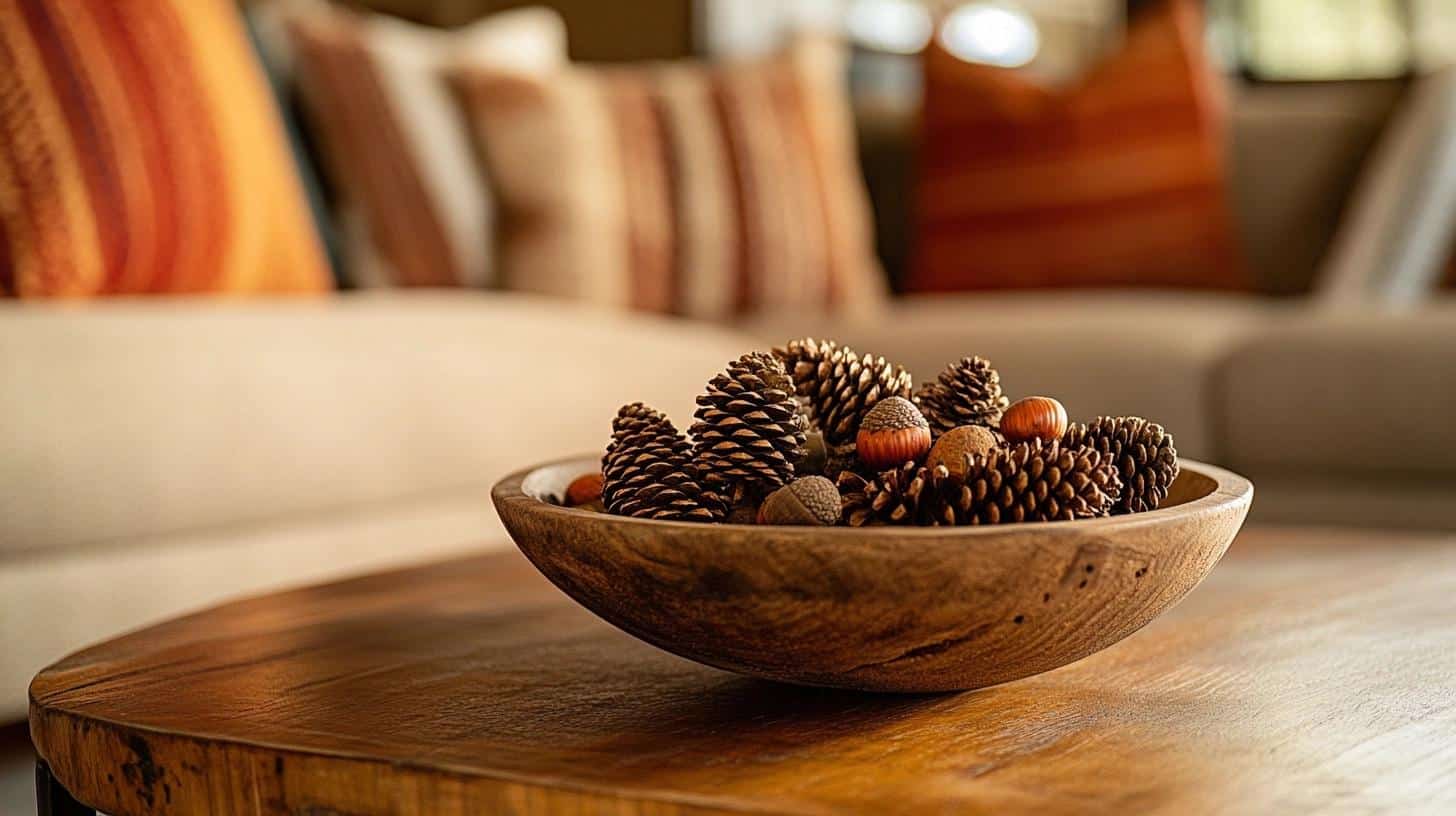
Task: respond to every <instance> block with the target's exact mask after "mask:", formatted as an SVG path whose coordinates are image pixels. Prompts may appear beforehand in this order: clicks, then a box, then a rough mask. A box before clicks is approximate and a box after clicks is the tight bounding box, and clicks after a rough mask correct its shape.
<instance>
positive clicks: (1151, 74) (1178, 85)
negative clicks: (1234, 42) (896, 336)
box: [905, 0, 1247, 291]
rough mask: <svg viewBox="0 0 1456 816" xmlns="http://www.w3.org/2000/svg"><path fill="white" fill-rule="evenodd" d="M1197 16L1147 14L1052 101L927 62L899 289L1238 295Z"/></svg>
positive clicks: (1011, 81)
mask: <svg viewBox="0 0 1456 816" xmlns="http://www.w3.org/2000/svg"><path fill="white" fill-rule="evenodd" d="M1199 18H1200V12H1199V9H1198V4H1197V2H1196V0H1160V2H1158V3H1155V4H1152V5H1151V6H1150V7H1148V8H1146V9H1145V10H1144V11H1143V12H1142V13H1141V14H1140V15H1139V16H1137V17H1136V18H1135V19H1134V20H1133V22H1132V25H1131V27H1130V29H1129V31H1128V35H1127V39H1126V42H1125V43H1124V47H1123V48H1122V50H1121V51H1120V52H1119V53H1117V54H1114V55H1112V56H1110V57H1109V58H1108V59H1107V61H1106V62H1105V63H1104V64H1102V65H1100V66H1099V67H1098V68H1097V69H1095V70H1094V71H1093V72H1092V73H1091V74H1089V75H1088V76H1087V77H1086V78H1085V79H1084V80H1082V81H1081V82H1080V83H1079V84H1078V85H1076V86H1075V87H1072V88H1067V89H1059V90H1049V89H1044V88H1041V87H1038V86H1035V85H1032V84H1030V83H1029V82H1028V81H1027V80H1025V79H1023V78H1022V77H1021V76H1019V75H1017V74H1016V73H1015V72H1013V71H1009V70H1006V69H1002V68H992V67H988V66H983V65H972V64H968V63H965V62H961V61H960V60H958V59H956V58H955V57H953V56H951V55H950V54H948V53H946V52H945V51H942V50H940V49H939V48H937V47H932V48H930V49H928V50H927V52H926V54H925V57H924V62H925V114H924V123H923V128H922V148H921V157H920V161H921V173H920V181H919V185H918V188H917V192H916V212H917V219H918V228H917V231H916V233H917V234H916V237H917V245H916V248H915V258H914V260H913V262H912V265H911V269H910V270H909V272H908V274H907V276H906V281H905V284H906V288H907V289H910V290H913V291H945V290H957V289H993V288H1028V287H1087V286H1128V285H1135V286H1137V285H1140V286H1176V287H1197V288H1225V289H1231V288H1244V287H1245V286H1246V285H1247V280H1246V277H1245V274H1244V268H1243V266H1242V265H1241V263H1240V259H1239V254H1238V252H1237V251H1236V250H1237V246H1236V239H1235V231H1234V227H1233V223H1232V219H1231V213H1230V209H1229V201H1228V194H1227V192H1228V191H1227V186H1226V173H1225V164H1224V128H1223V121H1224V116H1223V113H1224V110H1223V104H1222V102H1223V100H1222V98H1221V94H1220V90H1221V88H1220V87H1219V83H1220V80H1221V77H1219V75H1218V72H1217V70H1216V69H1215V68H1214V67H1213V66H1212V65H1210V64H1209V63H1208V62H1207V60H1206V59H1205V57H1204V50H1203V47H1202V39H1201V38H1202V36H1203V33H1202V32H1203V27H1202V24H1201V20H1200V19H1199Z"/></svg>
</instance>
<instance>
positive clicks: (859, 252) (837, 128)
mask: <svg viewBox="0 0 1456 816" xmlns="http://www.w3.org/2000/svg"><path fill="white" fill-rule="evenodd" d="M844 67H845V66H844V54H843V52H842V51H841V50H840V49H839V48H838V47H837V46H836V45H834V44H833V43H830V42H827V41H821V40H817V39H815V40H804V41H801V42H799V43H797V44H795V45H794V46H792V47H791V48H789V49H788V50H787V51H785V52H784V53H782V54H779V55H775V56H772V57H769V58H766V59H761V60H753V61H742V62H728V63H722V64H716V65H713V64H707V63H701V62H692V61H682V62H665V63H650V64H644V65H634V66H607V67H584V66H572V67H570V68H567V69H565V70H562V71H559V72H556V73H553V74H550V75H545V76H522V75H520V74H510V73H506V72H501V71H489V70H482V69H479V68H471V67H462V68H460V69H458V70H457V71H456V72H455V78H456V85H457V88H458V89H459V93H460V99H461V103H462V104H463V105H464V107H465V109H466V111H467V113H468V115H469V120H470V123H471V124H472V126H473V132H474V134H475V137H476V143H477V146H478V148H479V153H480V156H481V158H482V160H483V163H484V164H485V166H486V167H487V168H488V170H487V172H488V173H489V175H490V177H491V179H492V181H493V183H494V185H495V190H496V195H497V196H498V201H499V204H500V213H501V222H500V229H499V231H498V233H497V241H498V250H499V251H498V258H499V261H500V263H501V274H502V281H503V283H504V285H505V286H506V287H508V288H511V289H516V290H524V291H531V292H540V293H548V294H554V295H564V296H569V297H576V298H583V299H587V300H592V301H596V302H599V303H602V304H607V305H612V306H624V307H631V308H636V309H642V310H650V311H658V312H667V313H675V314H682V315H690V316H693V317H701V318H727V317H730V316H734V315H739V314H745V313H748V312H754V311H760V312H761V311H764V310H778V309H793V310H804V309H815V310H823V309H828V308H834V309H841V310H842V309H863V308H867V307H873V306H874V305H876V304H878V303H879V302H880V300H881V298H882V295H883V290H884V284H883V278H882V275H881V272H880V270H879V268H878V266H877V263H876V261H875V259H874V255H873V251H872V247H871V238H870V235H871V226H870V216H869V212H868V204H867V202H866V197H865V191H864V185H863V180H862V179H861V177H860V175H859V169H858V165H857V163H856V158H855V147H854V135H853V128H852V122H851V116H850V112H849V101H848V91H847V88H846V87H845V77H844V74H843V70H844Z"/></svg>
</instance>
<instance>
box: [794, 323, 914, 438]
mask: <svg viewBox="0 0 1456 816" xmlns="http://www.w3.org/2000/svg"><path fill="white" fill-rule="evenodd" d="M774 355H775V356H777V357H778V358H779V359H780V360H783V362H784V368H785V369H786V370H787V371H788V372H789V375H790V376H791V377H793V381H794V388H795V390H796V391H797V393H798V395H799V396H800V397H802V398H803V399H804V401H805V403H806V404H807V405H808V408H809V419H810V420H811V421H812V422H813V424H814V427H815V428H817V429H819V431H820V432H822V433H823V434H824V441H825V442H826V443H828V444H829V445H830V446H831V447H832V446H838V445H845V444H850V443H853V442H854V435H855V433H857V432H858V431H859V422H860V420H861V419H863V418H864V415H865V414H866V413H869V410H870V409H871V408H873V407H875V403H877V402H879V401H880V400H882V399H885V398H886V397H905V398H907V399H908V398H909V397H910V387H911V385H910V374H909V372H907V371H905V369H903V368H901V367H900V366H897V365H891V364H890V363H888V362H886V361H885V358H883V357H875V356H873V355H870V354H866V355H864V356H858V355H856V354H855V352H854V349H851V348H850V347H848V346H841V345H839V344H838V343H835V342H834V341H832V340H825V341H823V342H820V341H818V340H815V339H814V338H812V337H805V338H803V339H802V340H794V341H791V342H790V343H789V344H788V345H786V346H784V347H783V348H777V349H774Z"/></svg>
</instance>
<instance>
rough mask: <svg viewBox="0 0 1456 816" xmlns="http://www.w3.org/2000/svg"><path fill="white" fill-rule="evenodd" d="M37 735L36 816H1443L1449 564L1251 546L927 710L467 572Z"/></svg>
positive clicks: (139, 679) (185, 630)
mask: <svg viewBox="0 0 1456 816" xmlns="http://www.w3.org/2000/svg"><path fill="white" fill-rule="evenodd" d="M30 727H31V733H32V735H33V737H34V740H35V744H36V748H37V750H38V752H39V754H40V756H41V757H43V758H44V761H43V763H42V764H41V766H40V767H39V769H38V779H39V781H40V785H41V788H40V801H41V810H42V812H49V813H67V814H69V813H73V812H82V808H81V806H80V805H78V804H77V800H79V801H80V802H84V803H86V805H88V806H92V807H95V808H99V809H102V810H104V811H106V812H108V813H112V814H117V815H118V816H129V815H130V814H153V813H189V814H190V813H218V814H233V813H249V814H253V813H280V814H281V813H288V814H304V813H307V814H325V813H328V814H335V813H348V814H375V813H380V814H382V813H400V814H463V813H549V812H568V813H599V812H611V813H618V814H628V813H650V814H707V813H745V812H753V813H758V812H773V813H780V812H783V813H804V814H822V813H829V812H894V813H903V812H919V811H923V812H936V813H1023V812H1024V813H1088V812H1114V813H1127V812H1144V813H1145V812H1158V813H1168V814H1185V813H1210V812H1247V813H1273V812H1278V813H1291V812H1293V813H1303V812H1311V811H1321V812H1331V811H1338V812H1360V813H1368V812H1416V811H1419V812H1431V813H1452V812H1456V538H1453V537H1451V536H1440V535H1421V534H1400V533H1388V534H1379V533H1338V532H1314V531H1303V532H1301V531H1286V532H1274V531H1268V530H1254V531H1250V532H1246V533H1245V534H1244V535H1243V536H1241V537H1240V539H1239V540H1238V541H1237V542H1236V543H1235V544H1234V547H1233V549H1232V550H1231V551H1230V554H1229V556H1228V557H1227V558H1226V559H1225V560H1224V563H1223V564H1221V565H1220V566H1219V568H1218V569H1217V570H1216V571H1215V572H1214V574H1213V576H1212V577H1211V578H1210V579H1209V580H1208V581H1207V582H1206V583H1205V584H1204V586H1203V587H1201V588H1199V589H1198V590H1197V591H1195V592H1194V593H1193V595H1192V596H1190V597H1189V598H1188V600H1187V601H1185V602H1184V603H1183V604H1182V605H1181V606H1179V607H1178V608H1177V609H1175V610H1174V611H1173V612H1171V613H1169V614H1168V615H1166V616H1164V617H1163V618H1161V619H1159V620H1158V621H1155V622H1154V623H1153V624H1152V625H1150V626H1149V627H1148V628H1147V629H1146V630H1144V631H1143V632H1141V633H1139V634H1137V635H1135V636H1134V637H1132V638H1131V639H1129V640H1127V641H1125V642H1124V643H1121V644H1118V645H1117V646H1114V647H1112V648H1111V649H1109V650H1107V651H1105V652H1102V653H1100V654H1097V655H1094V656H1093V657H1090V658H1088V659H1086V660H1083V661H1081V662H1080V663H1076V664H1074V665H1072V666H1069V667H1066V668H1064V669H1060V670H1057V671H1054V672H1051V673H1048V674H1044V675H1041V676H1039V677H1034V678H1030V679H1027V680H1023V681H1019V682H1016V683H1011V684H1008V685H1004V686H1000V687H996V688H992V689H987V690H984V691H980V692H975V693H968V694H960V695H946V696H921V697H901V696H876V695H865V694H854V693H846V692H837V691H826V690H816V689H808V688H797V687H791V686H782V685H775V684H771V683H767V682H762V681H754V680H747V679H742V678H738V677H735V676H733V675H729V674H725V673H722V672H718V671H715V670H712V669H708V668H703V667H701V666H697V665H694V664H692V663H688V662H686V661H683V660H680V659H678V658H675V657H672V656H670V655H667V654H665V653H663V652H659V651H657V650H655V649H653V648H651V647H649V646H646V645H644V644H642V643H639V642H637V641H635V640H633V639H632V638H630V637H628V636H627V635H624V634H621V633H619V632H617V631H616V630H614V629H612V628H610V627H609V626H607V625H605V624H603V623H600V622H598V621H597V620H596V619H595V618H593V617H592V616H591V615H590V614H588V613H587V612H585V611H583V610H581V609H580V608H578V607H576V606H574V605H573V604H572V603H571V602H570V601H568V600H566V599H565V598H564V597H563V596H562V595H560V594H559V593H558V592H556V591H555V590H554V589H553V588H552V587H551V586H549V585H548V584H547V583H546V582H545V581H544V580H543V579H541V578H540V577H538V576H537V574H536V573H535V572H534V571H533V570H532V569H531V567H530V566H529V565H528V564H527V563H526V562H525V561H524V560H523V559H522V558H520V557H519V556H517V555H515V554H502V555H491V556H483V557H477V558H471V559H467V560H462V561H453V562H449V563H443V564H439V565H435V566H429V567H424V568H420V569H412V570H406V571H402V572H391V573H386V574H380V575H374V576H370V577H366V578H360V579H357V580H351V581H344V582H342V583H335V584H330V585H327V586H322V587H317V588H311V589H303V590H298V591H292V592H284V593H279V594H275V595H269V596H266V597H261V598H255V599H252V600H245V601H240V602H237V603H232V604H228V605H226V606H222V607H219V608H216V609H213V610H210V611H207V612H203V613H200V614H197V615H193V616H191V617H187V618H182V619H178V620H174V621H171V622H168V623H164V624H161V625H159V626H155V627H152V628H150V629H147V630H144V631H141V632H137V633H135V634H131V635H127V636H124V637H120V638H117V639H115V640H112V641H110V642H108V643H104V644H101V645H99V646H95V647H93V648H90V649H87V650H85V651H83V652H80V653H78V654H76V655H73V656H71V657H69V658H67V659H66V660H63V661H61V662H60V663H58V664H56V665H55V666H52V667H51V668H49V669H46V670H45V671H44V672H42V673H41V674H40V675H39V676H38V677H37V678H36V679H35V681H34V683H33V684H32V685H31V709H30ZM73 797H74V798H73ZM85 812H89V811H85Z"/></svg>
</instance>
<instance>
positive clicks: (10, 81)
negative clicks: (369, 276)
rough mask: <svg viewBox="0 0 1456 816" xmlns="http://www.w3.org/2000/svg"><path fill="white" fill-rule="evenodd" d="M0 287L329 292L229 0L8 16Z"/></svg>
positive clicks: (33, 1) (2, 38) (12, 290)
mask: <svg viewBox="0 0 1456 816" xmlns="http://www.w3.org/2000/svg"><path fill="white" fill-rule="evenodd" d="M0 100H3V104H0V146H3V148H4V150H5V152H6V153H7V154H8V156H7V162H8V167H7V168H6V170H5V173H4V182H3V183H0V294H10V295H18V296H20V297H58V296H68V297H82V296H89V295H105V294H131V293H175V292H219V291H225V292H298V291H317V290H323V289H327V288H329V287H330V285H331V281H330V275H329V271H328V267H327V264H326V262H325V260H324V256H323V253H322V251H321V249H320V246H319V242H318V238H317V236H316V235H315V233H314V230H313V224H312V221H311V219H310V217H309V213H308V208H307V206H306V205H305V202H304V197H303V192H302V189H301V187H300V184H299V180H298V177H297V175H296V174H295V173H294V165H293V162H292V161H291V160H290V157H289V153H288V147H287V144H286V141H285V137H284V132H283V128H282V124H281V122H280V121H279V118H278V115H277V110H276V109H275V107H274V104H273V99H272V97H271V95H270V94H269V92H268V89H267V86H266V84H265V82H264V77H263V75H262V72H261V70H260V69H259V66H258V63H257V59H256V58H255V55H254V54H253V52H252V50H251V49H250V47H249V44H248V41H247V37H246V35H245V32H244V29H243V26H242V25H241V22H240V20H239V17H238V10H237V8H236V5H235V4H234V3H232V2H229V0H149V1H148V2H132V3H111V2H103V3H55V2H42V1H41V0H26V1H25V2H19V3H6V4H4V5H3V6H0Z"/></svg>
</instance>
